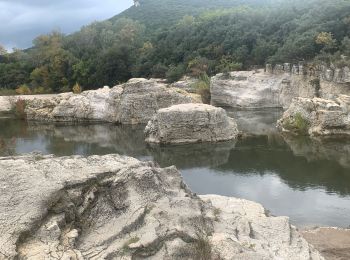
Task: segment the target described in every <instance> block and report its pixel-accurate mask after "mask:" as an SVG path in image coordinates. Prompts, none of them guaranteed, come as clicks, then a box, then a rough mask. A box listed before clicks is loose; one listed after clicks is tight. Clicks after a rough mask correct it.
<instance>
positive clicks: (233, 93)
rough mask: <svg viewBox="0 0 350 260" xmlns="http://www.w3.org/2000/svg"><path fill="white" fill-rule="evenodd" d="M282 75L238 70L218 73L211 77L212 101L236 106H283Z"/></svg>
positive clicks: (216, 104) (213, 103)
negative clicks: (280, 96)
mask: <svg viewBox="0 0 350 260" xmlns="http://www.w3.org/2000/svg"><path fill="white" fill-rule="evenodd" d="M281 81H282V78H281V77H278V76H276V77H271V76H270V75H268V74H265V73H263V72H258V73H256V72H255V71H238V72H231V73H230V74H229V75H224V74H218V75H216V76H214V77H212V79H211V84H210V92H211V103H212V105H214V106H223V107H234V108H248V109H250V108H268V107H269V108H270V107H281V103H280V99H279V94H280V85H281Z"/></svg>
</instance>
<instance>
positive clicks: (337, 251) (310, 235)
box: [302, 227, 350, 260]
mask: <svg viewBox="0 0 350 260" xmlns="http://www.w3.org/2000/svg"><path fill="white" fill-rule="evenodd" d="M302 235H303V236H304V237H305V239H306V240H307V241H308V242H310V243H312V244H313V245H315V247H316V248H317V249H318V250H319V251H320V252H321V253H322V254H323V255H324V256H325V257H326V259H327V260H347V259H350V229H341V228H328V227H321V228H315V229H308V230H303V231H302Z"/></svg>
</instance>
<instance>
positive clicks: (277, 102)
mask: <svg viewBox="0 0 350 260" xmlns="http://www.w3.org/2000/svg"><path fill="white" fill-rule="evenodd" d="M284 67H285V68H284ZM301 70H303V68H301ZM296 71H299V67H298V68H296V67H293V70H292V69H291V65H290V64H286V65H285V66H282V65H280V66H276V68H275V69H274V70H272V69H271V68H269V66H268V68H267V69H266V72H265V71H264V70H263V69H260V70H253V71H236V72H230V73H226V74H222V73H221V74H218V75H216V76H214V77H212V78H211V84H210V92H211V104H212V105H214V106H222V107H232V108H238V109H262V108H284V109H287V108H288V107H289V105H290V104H291V102H292V100H293V98H296V97H304V98H313V97H321V98H324V99H335V98H336V97H338V96H339V95H342V94H345V95H349V94H350V88H349V87H348V84H349V81H350V80H349V75H350V73H349V72H348V71H347V70H345V72H344V73H343V72H341V73H340V72H339V73H340V74H341V75H342V76H341V78H339V77H340V76H339V77H338V76H337V77H338V79H334V78H333V77H332V78H330V77H328V76H326V74H327V72H326V71H327V70H326V71H324V72H319V73H318V74H315V73H313V74H312V73H311V72H309V73H308V74H304V73H303V72H301V73H299V72H298V73H297V72H296ZM329 73H330V72H329ZM339 73H338V74H339ZM340 74H339V75H340ZM343 74H344V75H343Z"/></svg>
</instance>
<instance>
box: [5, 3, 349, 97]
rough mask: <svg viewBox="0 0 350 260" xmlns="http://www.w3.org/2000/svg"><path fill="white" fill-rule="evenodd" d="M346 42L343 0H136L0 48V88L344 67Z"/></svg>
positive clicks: (48, 88)
mask: <svg viewBox="0 0 350 260" xmlns="http://www.w3.org/2000/svg"><path fill="white" fill-rule="evenodd" d="M101 4H102V3H101ZM349 37H350V1H349V0H332V1H329V0H308V1H304V0H303V1H301V0H297V1H287V0H140V6H138V7H135V6H134V7H131V8H129V9H128V10H126V11H124V12H123V13H121V14H119V15H117V16H115V17H113V18H111V19H109V20H106V21H103V22H96V23H93V24H91V25H88V26H85V27H83V28H82V29H81V30H80V31H79V32H76V33H74V34H72V35H68V36H64V35H62V34H61V33H59V32H52V33H51V34H49V35H41V36H39V37H38V38H36V39H35V40H34V41H33V43H34V46H33V47H32V48H30V49H27V50H23V51H21V50H16V51H15V52H14V53H12V54H6V53H4V52H3V51H1V52H0V88H7V89H16V88H18V87H19V86H21V85H23V84H25V86H22V88H23V89H29V90H31V91H32V92H33V91H35V92H38V93H39V92H60V91H68V90H70V89H71V88H72V86H73V85H74V84H76V83H78V84H80V85H81V86H82V87H83V88H84V89H94V88H98V87H101V86H103V85H110V86H113V85H115V84H117V83H119V82H124V81H126V80H128V79H129V78H131V77H162V78H163V77H166V78H168V80H169V81H174V80H177V79H179V78H180V77H181V76H182V75H184V74H186V73H190V74H192V75H194V76H200V75H203V73H205V74H208V75H212V74H215V73H218V72H225V71H230V70H238V69H249V68H250V67H251V66H252V65H261V66H262V65H264V64H265V63H266V62H269V63H279V62H291V63H296V62H299V61H301V60H305V61H312V62H324V63H327V64H328V65H330V64H331V63H332V64H336V65H337V66H344V65H346V64H349V58H347V57H346V56H348V57H350V39H349ZM25 91H27V90H25Z"/></svg>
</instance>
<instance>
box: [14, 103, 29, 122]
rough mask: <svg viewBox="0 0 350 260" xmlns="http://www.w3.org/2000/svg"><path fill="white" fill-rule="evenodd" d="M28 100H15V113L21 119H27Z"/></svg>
mask: <svg viewBox="0 0 350 260" xmlns="http://www.w3.org/2000/svg"><path fill="white" fill-rule="evenodd" d="M25 109H26V101H25V100H24V99H17V100H16V102H15V107H14V113H15V116H16V117H17V118H19V119H22V120H25V119H26V117H27V116H26V112H25Z"/></svg>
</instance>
